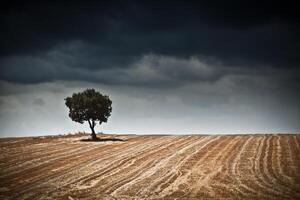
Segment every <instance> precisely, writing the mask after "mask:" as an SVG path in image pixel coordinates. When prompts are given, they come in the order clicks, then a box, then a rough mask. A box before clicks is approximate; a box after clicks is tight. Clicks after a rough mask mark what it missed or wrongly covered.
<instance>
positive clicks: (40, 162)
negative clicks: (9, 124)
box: [0, 134, 300, 200]
mask: <svg viewBox="0 0 300 200" xmlns="http://www.w3.org/2000/svg"><path fill="white" fill-rule="evenodd" d="M102 137H105V138H112V137H114V138H119V139H122V140H123V141H110V140H107V141H102V142H88V141H81V139H83V138H87V136H82V135H76V136H60V137H58V136H57V137H27V138H6V139H0V199H14V200H15V199H28V200H34V199H51V200H54V199H58V200H59V199H65V200H76V199H84V200H87V199H88V200H91V199H300V135H299V134H298V135H291V134H289V135H234V136H233V135H231V136H230V135H226V136H220V135H211V136H201V135H190V136H187V135H186V136H174V135H172V136H163V135H158V136H155V135H144V136H136V135H118V136H112V135H104V136H102Z"/></svg>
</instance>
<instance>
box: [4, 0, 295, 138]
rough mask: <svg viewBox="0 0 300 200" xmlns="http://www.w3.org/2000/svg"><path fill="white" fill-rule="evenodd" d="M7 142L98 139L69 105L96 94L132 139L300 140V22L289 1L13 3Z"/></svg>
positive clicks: (111, 123) (7, 8) (111, 124)
mask: <svg viewBox="0 0 300 200" xmlns="http://www.w3.org/2000/svg"><path fill="white" fill-rule="evenodd" d="M0 11H1V14H0V16H1V20H0V25H1V32H0V37H1V40H0V127H1V129H0V137H15V136H30V135H52V134H67V133H74V132H77V131H86V132H89V131H90V130H89V127H88V125H87V124H86V123H85V124H83V125H81V124H78V123H75V122H73V121H72V120H71V119H70V118H69V117H68V109H67V107H66V106H65V104H64V103H65V102H64V98H66V97H67V96H70V95H72V93H74V92H80V91H83V90H84V89H86V88H95V89H96V90H97V91H99V92H101V93H103V94H106V95H108V96H109V97H110V98H111V100H112V102H113V103H112V108H113V111H112V115H111V117H110V118H109V119H108V122H107V123H106V124H101V126H99V125H98V126H96V128H95V130H96V131H98V132H105V133H116V134H123V133H126V134H128V133H131V134H225V133H227V134H245V133H299V132H300V95H299V91H300V56H299V52H300V39H299V35H300V28H299V27H300V26H299V25H300V16H299V12H298V7H297V6H296V4H293V3H291V2H289V1H284V2H281V3H277V2H275V1H265V0H262V1H259V2H256V1H230V0H229V1H213V0H211V1H197V2H196V1H163V2H160V1H83V0H82V1H79V0H77V1H76V0H75V1H55V0H54V1H47V0H46V1H42V2H41V1H22V0H20V1H8V2H7V3H6V4H4V5H3V6H1V8H0Z"/></svg>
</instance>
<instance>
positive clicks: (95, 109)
mask: <svg viewBox="0 0 300 200" xmlns="http://www.w3.org/2000/svg"><path fill="white" fill-rule="evenodd" d="M65 104H66V106H67V107H68V108H69V117H70V118H71V119H72V120H73V121H75V122H78V123H81V124H83V123H84V122H85V121H87V122H88V123H89V126H90V128H91V130H92V134H91V136H92V140H97V139H98V138H97V136H96V133H95V130H94V128H95V126H96V123H97V122H99V124H101V123H102V122H107V119H108V117H109V116H110V114H111V111H112V107H111V104H112V101H111V100H110V99H109V97H108V96H107V95H102V94H101V93H100V92H97V91H95V90H94V89H86V90H85V91H83V92H79V93H74V94H73V95H72V97H67V98H65Z"/></svg>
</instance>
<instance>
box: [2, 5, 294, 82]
mask: <svg viewBox="0 0 300 200" xmlns="http://www.w3.org/2000/svg"><path fill="white" fill-rule="evenodd" d="M296 8H297V7H296V6H295V5H292V4H289V3H288V2H285V3H284V4H277V3H275V2H272V1H260V2H259V3H255V2H253V1H243V2H241V1H226V2H225V1H224V2H223V1H220V2H215V1H209V3H208V2H199V3H194V2H192V1H191V2H184V1H165V2H164V3H158V2H153V1H144V2H140V1H99V2H97V1H88V2H86V1H64V2H61V1H48V2H38V1H15V2H14V1H13V2H11V3H10V5H8V6H3V7H2V8H1V27H2V28H1V33H0V37H1V38H2V40H1V51H0V54H1V62H5V61H3V59H7V58H9V57H11V56H35V57H38V58H39V57H44V56H45V54H47V53H48V52H49V51H51V50H52V49H55V48H59V47H63V46H64V45H66V44H69V43H71V42H73V41H82V42H83V43H84V44H90V45H87V46H86V47H85V48H82V49H80V50H82V51H81V52H80V58H79V59H80V60H81V61H82V62H79V63H75V64H73V65H72V66H74V65H80V66H76V67H79V68H88V69H99V68H111V67H117V68H120V67H121V68H124V67H128V66H130V64H132V63H133V62H134V61H136V59H137V58H139V57H141V56H143V55H145V54H149V53H153V54H157V55H166V56H177V57H184V58H188V57H190V56H193V55H205V56H211V57H216V58H218V59H220V60H222V61H223V62H227V63H228V64H230V65H237V66H240V65H241V64H245V63H247V64H248V65H250V64H257V63H264V64H268V65H272V66H280V67H283V66H284V67H295V66H297V65H298V64H299V57H298V52H299V50H300V43H299V39H298V35H299V28H298V25H299V16H298V15H297V9H296ZM70 51H73V50H72V49H70ZM70 54H74V52H71V53H70ZM75 55H77V56H78V55H79V54H78V53H77V54H75ZM29 65H30V64H29V63H28V64H27V65H26V66H29ZM33 65H34V64H33ZM24 68H25V66H24ZM1 70H3V69H1ZM7 70H8V71H9V69H5V70H4V71H2V73H7ZM33 71H35V73H42V72H41V70H38V69H36V70H35V69H34V70H33ZM9 73H11V72H9ZM61 73H64V71H63V70H62V72H61ZM56 77H57V78H59V76H58V75H57V76H56ZM2 78H3V77H2ZM3 79H5V80H8V78H3ZM11 79H12V80H10V81H17V80H20V81H24V82H26V80H22V78H20V79H19V77H18V76H16V77H14V78H11ZM37 81H41V82H42V81H43V80H37ZM45 81H47V80H45Z"/></svg>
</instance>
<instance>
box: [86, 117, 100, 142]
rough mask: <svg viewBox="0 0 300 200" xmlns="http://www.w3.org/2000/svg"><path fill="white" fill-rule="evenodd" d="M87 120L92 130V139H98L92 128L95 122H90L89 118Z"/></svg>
mask: <svg viewBox="0 0 300 200" xmlns="http://www.w3.org/2000/svg"><path fill="white" fill-rule="evenodd" d="M88 122H89V125H90V128H91V130H92V134H91V135H92V140H98V138H97V135H96V133H95V130H94V127H95V125H96V124H95V122H94V121H92V123H91V122H90V120H88Z"/></svg>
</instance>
